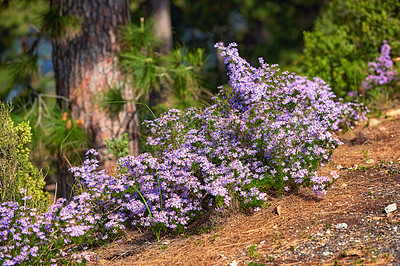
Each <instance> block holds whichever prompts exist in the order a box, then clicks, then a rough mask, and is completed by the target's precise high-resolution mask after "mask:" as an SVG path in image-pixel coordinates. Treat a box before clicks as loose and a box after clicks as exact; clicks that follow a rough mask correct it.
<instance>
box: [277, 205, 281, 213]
mask: <svg viewBox="0 0 400 266" xmlns="http://www.w3.org/2000/svg"><path fill="white" fill-rule="evenodd" d="M276 213H277V214H278V215H281V214H282V207H281V206H280V205H278V206H277V207H276Z"/></svg>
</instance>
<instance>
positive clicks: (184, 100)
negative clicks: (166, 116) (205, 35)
mask: <svg viewBox="0 0 400 266" xmlns="http://www.w3.org/2000/svg"><path fill="white" fill-rule="evenodd" d="M160 43H161V42H160V40H158V39H157V38H156V37H155V36H154V34H153V25H152V23H144V20H143V19H141V24H140V26H137V25H135V24H131V25H129V26H127V27H124V28H123V29H122V43H121V44H122V50H123V52H122V53H121V54H120V59H121V60H120V62H121V65H122V68H123V70H124V71H125V72H126V73H127V74H129V75H130V76H131V77H132V81H133V85H134V87H135V91H136V95H139V96H142V97H146V96H148V95H149V92H150V90H155V91H160V90H161V89H162V90H166V91H167V94H169V93H172V96H173V97H172V98H171V97H170V98H169V99H168V105H169V106H170V107H171V106H174V107H178V108H186V107H189V106H193V105H195V106H196V105H197V106H199V105H200V103H201V102H203V103H205V99H206V98H207V97H205V93H206V91H205V90H204V89H203V88H202V87H201V79H200V76H199V73H200V70H201V68H202V66H203V61H204V52H203V50H202V49H196V50H193V51H189V50H188V49H186V48H185V47H179V48H177V49H175V50H173V51H172V52H171V53H168V54H164V53H160V52H158V47H159V45H160Z"/></svg>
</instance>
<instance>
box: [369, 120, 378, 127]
mask: <svg viewBox="0 0 400 266" xmlns="http://www.w3.org/2000/svg"><path fill="white" fill-rule="evenodd" d="M378 124H379V121H378V119H376V118H371V119H369V126H370V127H376V126H377V125H378Z"/></svg>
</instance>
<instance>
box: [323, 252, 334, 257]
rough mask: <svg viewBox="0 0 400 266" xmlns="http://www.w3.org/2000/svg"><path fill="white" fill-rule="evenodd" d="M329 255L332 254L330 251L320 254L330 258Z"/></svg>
mask: <svg viewBox="0 0 400 266" xmlns="http://www.w3.org/2000/svg"><path fill="white" fill-rule="evenodd" d="M331 254H332V252H330V251H324V252H322V256H325V257H327V256H330V255H331Z"/></svg>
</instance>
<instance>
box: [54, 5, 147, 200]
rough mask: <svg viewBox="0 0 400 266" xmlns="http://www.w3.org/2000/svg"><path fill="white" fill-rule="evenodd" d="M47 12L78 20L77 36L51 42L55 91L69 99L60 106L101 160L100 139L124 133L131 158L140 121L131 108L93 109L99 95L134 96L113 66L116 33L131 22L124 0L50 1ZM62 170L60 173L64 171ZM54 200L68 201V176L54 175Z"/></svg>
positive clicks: (115, 64)
mask: <svg viewBox="0 0 400 266" xmlns="http://www.w3.org/2000/svg"><path fill="white" fill-rule="evenodd" d="M50 4H51V6H52V7H55V6H57V5H60V6H59V8H60V13H61V14H62V15H66V16H71V15H73V16H75V17H77V18H78V19H79V20H80V23H81V28H80V31H79V32H78V33H77V34H75V35H71V36H64V38H58V39H56V40H53V41H52V44H53V52H52V57H53V65H54V73H55V79H56V92H57V94H58V95H61V96H64V97H66V98H68V99H69V102H61V101H60V102H59V104H60V105H61V106H62V107H66V108H68V109H69V110H70V113H71V116H72V118H73V119H75V120H79V119H81V118H83V119H82V120H81V122H80V123H79V122H78V124H81V126H82V127H83V129H84V130H85V132H86V133H88V134H89V135H90V136H91V137H92V138H93V143H94V146H95V148H96V149H97V151H98V152H99V154H100V159H101V160H102V161H103V162H104V161H107V160H108V158H109V157H110V155H109V154H108V153H107V149H106V147H105V141H104V140H105V139H110V140H112V139H115V138H118V137H120V136H121V135H122V133H124V132H127V133H128V136H129V150H130V152H131V154H133V155H137V154H138V153H139V120H138V114H137V109H136V105H135V104H134V103H133V102H127V103H125V104H124V106H123V109H122V111H121V112H119V113H118V114H117V115H114V116H112V115H110V114H109V113H107V112H106V111H105V110H104V108H102V107H98V106H99V105H100V104H101V103H102V102H104V100H105V98H104V93H105V92H106V91H108V90H110V89H114V88H118V89H120V90H121V93H122V96H123V98H124V99H125V100H133V99H134V91H133V89H132V88H129V87H128V85H127V83H126V82H125V77H124V76H123V75H122V73H121V72H120V69H119V66H118V57H117V53H118V52H119V51H120V45H119V40H118V34H117V30H118V27H120V26H121V25H124V24H127V23H129V22H130V13H129V12H130V10H129V0H114V1H110V0H79V1H73V0H50ZM64 170H65V169H64ZM60 171H63V170H62V169H61V170H60ZM58 176H59V180H58V193H57V194H58V197H60V196H61V197H66V198H69V197H70V195H71V192H70V188H71V184H72V182H73V179H72V177H71V176H70V175H69V176H65V173H64V175H63V174H58Z"/></svg>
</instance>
